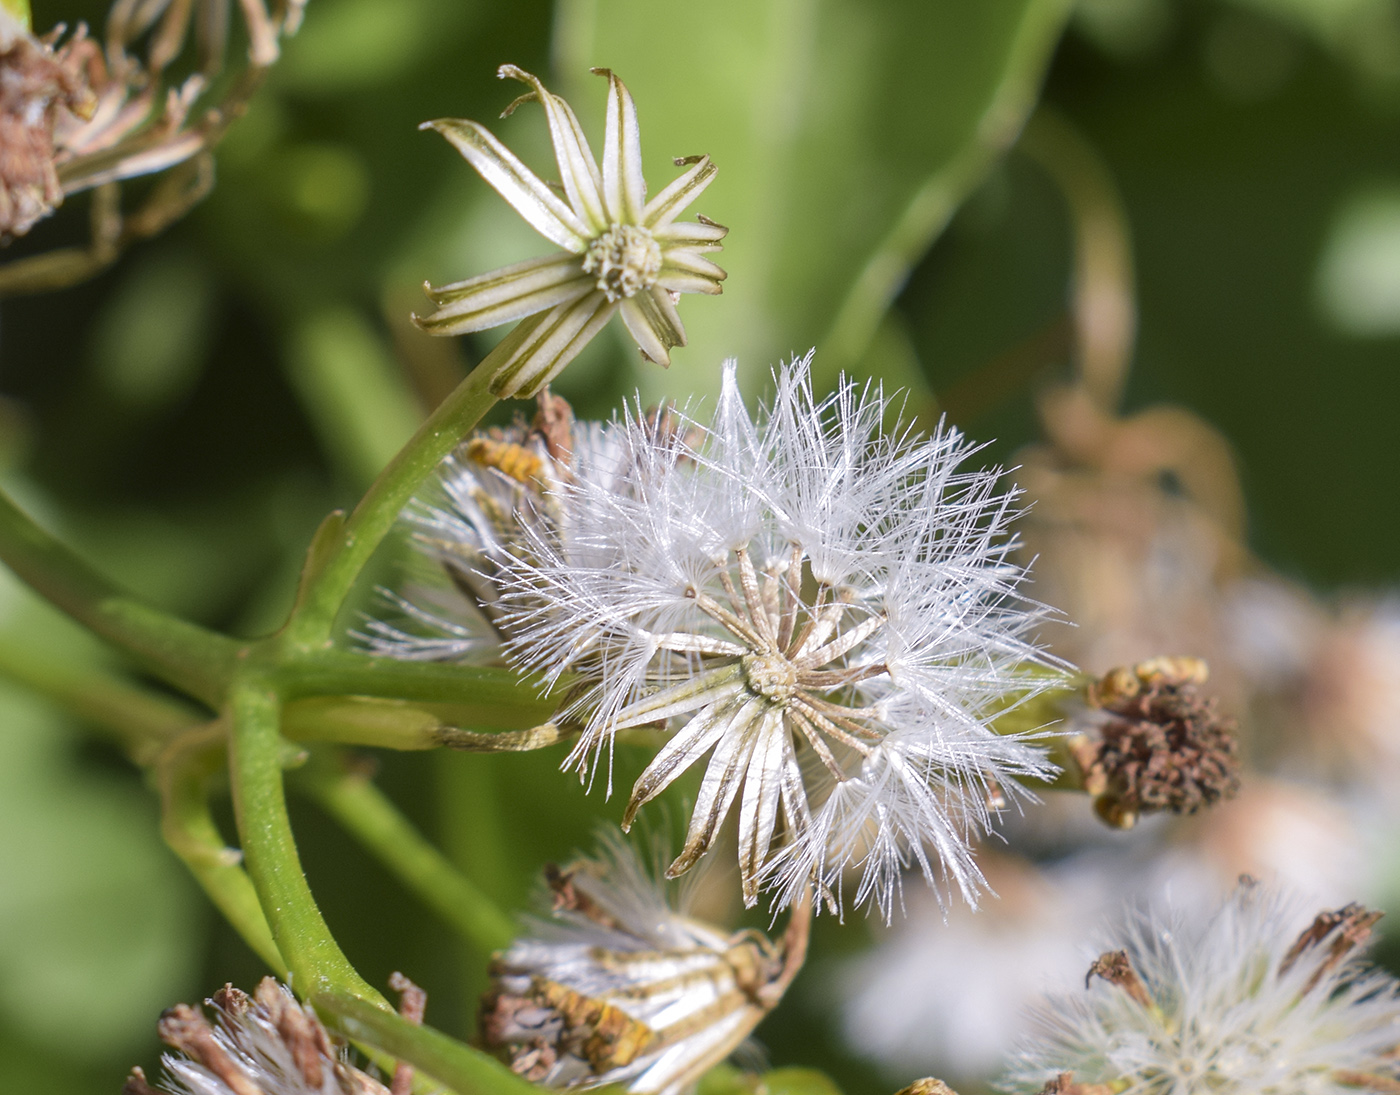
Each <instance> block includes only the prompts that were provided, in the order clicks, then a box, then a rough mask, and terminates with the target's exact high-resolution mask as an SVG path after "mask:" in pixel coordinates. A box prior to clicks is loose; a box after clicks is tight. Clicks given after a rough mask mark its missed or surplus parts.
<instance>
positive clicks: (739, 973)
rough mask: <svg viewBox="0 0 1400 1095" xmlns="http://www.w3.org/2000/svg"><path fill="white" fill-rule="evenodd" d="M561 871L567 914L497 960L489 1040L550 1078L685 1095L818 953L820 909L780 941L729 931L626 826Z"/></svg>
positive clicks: (556, 906)
mask: <svg viewBox="0 0 1400 1095" xmlns="http://www.w3.org/2000/svg"><path fill="white" fill-rule="evenodd" d="M548 881H549V885H550V889H551V891H552V899H553V901H552V903H553V919H552V920H551V921H547V922H540V923H537V924H535V925H534V926H533V928H532V929H531V930H530V931H529V933H528V934H527V935H525V936H523V937H522V938H520V939H518V940H516V942H515V943H514V944H512V945H511V947H510V949H509V950H507V951H506V952H505V953H504V954H503V955H501V956H499V957H498V958H497V959H496V961H495V962H494V963H493V965H492V970H491V972H492V977H493V981H492V989H491V991H490V992H488V993H487V995H486V997H485V998H484V999H483V1001H482V1013H481V1041H482V1044H483V1045H485V1046H486V1047H487V1048H489V1049H492V1050H493V1051H495V1052H497V1053H498V1054H500V1055H501V1056H502V1057H503V1058H504V1059H506V1060H507V1061H508V1062H509V1063H510V1065H511V1068H512V1069H513V1070H514V1071H515V1072H517V1073H519V1074H520V1075H522V1076H524V1077H526V1078H527V1079H529V1080H532V1081H534V1082H536V1083H540V1084H543V1085H545V1086H546V1087H554V1088H569V1089H579V1088H592V1087H600V1086H603V1085H605V1084H622V1085H624V1086H625V1087H626V1089H627V1090H628V1091H629V1092H633V1093H636V1095H659V1093H665V1095H676V1093H679V1092H681V1091H683V1090H685V1089H686V1088H688V1087H689V1086H690V1085H691V1084H693V1083H694V1082H695V1081H696V1080H697V1079H699V1077H700V1076H702V1075H703V1074H704V1073H705V1072H707V1071H708V1070H709V1069H710V1068H712V1067H713V1066H715V1065H717V1064H719V1063H720V1062H721V1061H723V1060H724V1059H725V1058H726V1057H728V1056H729V1055H730V1054H731V1053H732V1052H734V1050H735V1049H736V1048H738V1047H739V1045H740V1044H741V1043H743V1042H744V1040H745V1039H747V1038H748V1036H749V1035H750V1034H751V1033H752V1031H753V1029H754V1027H756V1026H757V1025H758V1023H759V1021H760V1020H762V1019H763V1017H764V1016H766V1015H767V1014H768V1012H769V1011H771V1010H772V1008H773V1007H774V1006H776V1004H777V1003H778V1001H779V1000H780V999H781V998H782V995H783V993H784V992H785V991H786V989H787V987H788V986H789V985H790V984H791V983H792V979H793V977H794V976H795V975H796V973H797V971H798V969H800V968H801V965H802V960H803V958H804V957H805V954H806V938H807V936H806V931H807V926H808V924H809V918H810V910H809V909H807V908H801V909H798V910H796V911H795V912H794V914H793V920H792V923H791V925H790V926H789V929H788V932H787V935H786V937H785V938H784V939H783V940H782V941H781V942H779V943H776V944H775V943H773V942H771V941H770V940H768V939H767V938H766V937H764V936H763V935H761V934H759V933H758V932H755V931H741V932H738V933H735V934H731V933H727V932H724V931H721V930H720V929H718V928H716V927H714V926H712V925H710V924H707V923H704V922H703V921H700V920H697V919H694V918H692V917H689V916H686V915H684V914H683V913H681V912H679V911H677V908H676V905H675V903H674V902H673V900H672V899H671V895H670V894H668V892H667V890H668V887H667V886H666V884H665V883H664V882H662V881H660V880H658V879H657V878H656V877H654V875H653V874H652V873H651V872H649V871H648V870H647V869H646V868H645V867H644V866H643V865H642V863H641V862H640V860H639V859H638V857H637V854H636V852H635V851H634V850H633V849H632V848H631V847H630V846H629V845H628V844H626V843H625V842H624V841H623V840H621V839H620V838H618V837H616V836H614V837H612V838H610V839H605V840H604V841H603V844H602V848H601V851H600V854H599V855H598V856H597V857H595V858H593V859H582V860H579V861H577V862H575V863H573V864H571V865H570V866H569V867H568V868H567V869H565V870H564V871H558V870H551V872H550V873H549V874H548Z"/></svg>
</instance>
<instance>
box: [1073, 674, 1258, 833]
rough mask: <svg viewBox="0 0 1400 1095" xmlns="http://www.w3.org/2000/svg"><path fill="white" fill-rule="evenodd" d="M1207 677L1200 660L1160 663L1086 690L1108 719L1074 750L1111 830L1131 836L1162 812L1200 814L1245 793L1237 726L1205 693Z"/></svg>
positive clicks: (1107, 678) (1086, 785) (1077, 742)
mask: <svg viewBox="0 0 1400 1095" xmlns="http://www.w3.org/2000/svg"><path fill="white" fill-rule="evenodd" d="M1207 675H1208V671H1207V668H1206V664H1205V662H1203V661H1201V660H1200V659H1199V658H1185V657H1161V658H1152V659H1150V660H1148V661H1145V662H1140V663H1139V664H1138V665H1135V666H1133V667H1132V668H1131V669H1114V670H1111V671H1110V672H1108V673H1106V674H1105V675H1104V676H1103V678H1102V679H1100V680H1098V681H1095V682H1094V683H1092V684H1091V685H1090V686H1089V687H1088V689H1087V690H1086V694H1087V699H1088V702H1089V705H1090V706H1091V707H1092V708H1095V709H1097V710H1098V711H1100V712H1102V714H1103V719H1102V721H1101V722H1100V723H1099V724H1098V725H1097V726H1096V728H1095V729H1094V730H1093V731H1092V732H1091V733H1090V734H1085V735H1082V736H1081V737H1079V738H1077V739H1076V740H1075V741H1074V742H1073V743H1072V745H1071V748H1072V750H1073V753H1074V757H1075V760H1076V761H1077V763H1078V764H1079V767H1080V769H1081V772H1082V774H1083V786H1084V789H1085V790H1086V791H1088V792H1089V794H1091V795H1093V796H1094V808H1095V809H1096V810H1097V811H1098V813H1099V815H1100V816H1101V817H1102V818H1103V819H1104V820H1105V821H1106V822H1108V823H1109V824H1110V825H1113V826H1115V827H1117V828H1123V829H1126V828H1129V827H1131V826H1132V825H1133V824H1134V823H1135V822H1136V821H1137V818H1138V816H1139V815H1140V814H1144V813H1153V812H1156V811H1160V810H1169V811H1171V812H1172V813H1175V814H1190V813H1194V812H1195V811H1197V810H1198V809H1200V808H1201V807H1202V806H1209V805H1212V804H1214V803H1216V802H1219V801H1220V800H1221V799H1225V798H1230V797H1232V796H1233V795H1234V794H1235V793H1236V792H1237V791H1238V790H1239V785H1240V761H1239V756H1238V742H1237V740H1236V737H1235V729H1236V723H1235V720H1234V719H1232V718H1230V717H1228V716H1224V715H1221V714H1220V713H1219V712H1218V711H1217V709H1216V706H1217V704H1216V700H1215V699H1214V697H1208V696H1203V695H1202V694H1201V691H1200V686H1201V685H1202V684H1203V683H1204V682H1205V680H1206V678H1207Z"/></svg>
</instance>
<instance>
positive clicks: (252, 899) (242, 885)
mask: <svg viewBox="0 0 1400 1095" xmlns="http://www.w3.org/2000/svg"><path fill="white" fill-rule="evenodd" d="M224 737H225V735H224V730H223V728H222V727H221V726H210V727H204V728H202V729H199V730H195V731H193V732H191V733H189V734H186V735H184V736H183V737H182V738H180V739H177V741H175V742H174V743H172V744H171V746H170V747H169V748H168V749H167V750H166V751H165V753H164V754H163V755H162V756H161V758H160V762H159V764H158V767H157V781H158V783H159V784H160V797H161V819H160V828H161V834H162V835H163V836H164V837H165V842H166V844H168V845H169V846H170V848H171V850H172V851H173V852H174V853H175V854H176V855H178V856H179V857H180V858H181V859H182V860H183V861H184V863H185V866H187V867H188V868H189V869H190V873H192V874H193V875H194V877H195V879H196V880H197V881H198V882H199V884H200V886H202V887H203V888H204V892H205V893H206V894H208V895H209V899H210V900H211V901H213V902H214V905H215V906H216V907H217V908H218V910H219V911H220V912H221V913H223V914H224V917H225V919H227V920H228V922H229V923H230V924H232V925H233V927H234V930H235V931H237V932H238V934H239V935H241V936H242V937H243V941H244V942H245V943H247V944H248V946H249V947H251V948H252V949H253V950H254V951H255V952H256V953H257V955H258V956H259V957H260V958H261V959H262V960H263V961H264V962H266V963H267V964H268V967H269V968H270V969H272V971H273V972H274V973H276V974H277V976H278V977H281V978H283V979H285V978H286V976H287V964H286V963H285V962H284V961H283V960H282V955H281V952H279V951H278V949H277V944H276V943H275V942H273V939H272V930H271V929H270V928H269V927H268V926H267V918H266V917H265V916H263V911H262V906H261V905H259V904H258V895H257V891H256V890H254V888H253V883H252V880H251V879H249V877H248V874H247V872H246V871H244V870H243V868H242V866H240V863H239V861H240V858H241V857H240V856H239V854H238V852H237V851H236V850H235V849H233V848H229V847H228V846H227V845H226V844H225V843H224V838H223V834H222V833H220V832H219V828H218V826H217V825H216V824H215V823H214V815H213V813H212V812H211V811H210V809H209V795H208V781H209V777H210V776H211V775H212V774H213V772H214V770H215V769H216V768H217V767H218V766H219V762H220V760H221V759H222V756H223V751H224Z"/></svg>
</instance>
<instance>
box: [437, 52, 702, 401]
mask: <svg viewBox="0 0 1400 1095" xmlns="http://www.w3.org/2000/svg"><path fill="white" fill-rule="evenodd" d="M593 71H594V72H595V73H596V74H598V75H599V76H603V77H605V78H606V79H607V81H608V104H607V124H606V129H605V133H604V138H603V160H602V165H601V168H600V166H599V164H598V162H597V161H596V160H595V159H594V157H593V152H592V150H591V149H590V148H589V146H588V139H587V138H586V137H585V136H584V135H583V128H582V127H581V126H580V125H579V121H578V118H577V117H575V115H574V112H573V110H572V109H570V107H569V104H568V103H566V102H565V101H564V100H563V99H561V98H560V97H559V96H557V95H554V94H551V93H550V91H549V90H548V89H546V88H545V86H544V84H542V83H541V82H540V81H539V80H538V79H537V78H536V77H534V76H532V75H530V74H529V73H528V72H525V71H523V70H521V69H519V68H517V67H516V66H514V65H502V66H501V68H500V71H499V73H498V75H499V76H500V77H501V78H502V79H513V80H519V81H521V82H522V83H524V84H526V85H528V86H529V88H530V90H529V91H527V92H526V93H525V94H524V95H522V96H520V98H518V99H516V100H515V102H513V103H511V105H510V106H509V107H507V108H506V110H505V113H504V114H503V115H502V117H505V116H506V115H509V114H510V113H512V112H513V111H514V110H515V108H516V107H518V106H519V105H520V104H522V103H525V102H538V103H539V104H540V105H541V106H543V107H544V110H545V117H546V119H547V120H548V122H549V135H550V141H551V142H552V144H553V146H554V156H555V160H556V161H557V163H558V166H559V179H560V182H559V186H558V192H556V190H555V189H552V188H551V187H550V186H549V185H547V184H546V183H544V182H543V181H541V180H540V179H539V178H538V177H537V176H536V175H535V174H534V173H533V172H532V171H531V170H530V169H529V168H528V167H526V166H525V165H524V164H523V163H521V162H520V160H519V159H517V158H516V156H515V155H514V154H513V153H512V152H511V151H510V150H509V149H507V148H506V147H505V145H503V144H501V142H500V141H498V140H497V139H496V138H495V137H493V136H492V135H491V134H490V133H489V132H487V130H486V129H485V128H484V127H483V126H481V125H479V124H478V123H476V122H470V121H465V120H462V119H456V118H444V119H439V120H437V121H432V122H425V123H423V128H428V129H435V130H437V131H438V132H439V133H441V134H442V135H443V136H444V137H446V138H447V139H448V140H449V141H451V142H452V144H453V145H454V146H456V148H457V149H458V151H460V152H461V153H462V155H463V156H464V157H466V160H467V162H468V163H470V164H471V165H472V166H473V167H474V168H476V170H477V172H478V173H479V174H480V175H481V177H482V178H483V179H485V180H486V181H487V182H488V183H490V184H491V185H492V186H493V187H495V188H496V190H497V192H499V193H500V195H501V196H502V197H503V198H505V199H506V201H508V202H510V204H511V205H512V206H514V207H515V209H516V211H517V212H518V213H519V214H520V215H521V216H522V217H524V218H525V220H526V221H528V222H529V224H530V225H531V227H533V228H534V229H535V230H536V231H537V232H539V233H540V235H542V236H544V237H545V239H547V240H549V241H550V242H551V243H554V244H556V245H557V246H559V247H561V248H563V250H562V251H559V252H556V253H555V254H552V255H545V256H543V257H542V258H537V259H528V260H526V261H525V262H520V263H516V264H515V265H513V266H506V267H503V268H501V269H499V270H493V271H492V272H491V273H489V274H481V275H479V276H477V277H474V278H468V279H467V280H466V281H459V282H454V283H452V284H450V285H443V286H438V287H436V288H435V287H433V286H426V288H427V292H428V296H429V297H430V298H431V299H432V302H433V304H434V305H435V306H436V307H435V309H434V311H432V312H431V313H429V314H428V315H426V316H415V317H414V319H415V321H416V322H417V323H418V325H419V326H420V327H421V328H423V330H425V331H427V332H428V333H429V334H434V335H461V334H468V333H470V332H472V331H481V330H485V329H486V328H488V327H495V326H498V325H500V324H503V323H510V322H512V321H514V320H520V321H521V322H520V324H519V325H518V326H517V327H516V328H515V330H514V331H512V332H511V333H510V334H509V335H507V336H506V339H505V341H504V342H503V343H502V344H501V348H500V349H499V350H498V351H497V352H498V353H499V354H500V355H501V359H500V361H499V363H498V365H497V367H496V372H495V375H494V376H493V378H492V381H491V389H492V391H493V392H495V393H496V394H497V395H499V396H502V397H508V396H520V397H526V396H531V395H534V394H535V393H536V392H538V391H539V390H540V389H541V388H543V387H544V386H545V385H546V384H548V383H549V382H550V380H551V379H553V377H554V376H555V375H557V374H558V372H559V370H561V369H562V368H563V367H564V366H565V365H567V364H568V363H569V362H570V361H571V360H573V358H574V357H575V356H576V355H577V354H578V353H579V351H580V350H582V349H583V347H584V346H586V345H587V344H588V342H589V341H590V340H591V339H592V338H593V336H594V335H596V334H597V333H598V332H599V331H601V330H602V329H603V326H604V325H605V324H606V323H607V322H608V320H609V319H611V318H612V316H613V313H615V312H618V313H621V315H622V321H623V323H625V324H626V325H627V330H628V331H629V332H630V333H631V335H632V337H633V339H635V340H636V343H637V346H638V347H639V348H640V349H641V352H642V354H643V356H644V357H646V358H647V359H648V360H650V361H655V362H657V363H658V364H660V365H669V364H670V352H671V348H672V347H674V346H684V345H685V327H684V326H683V325H682V324H681V320H680V316H679V315H678V314H677V312H676V302H677V300H679V298H680V294H681V293H711V294H713V293H718V292H720V289H721V283H722V282H723V281H724V279H725V277H726V274H725V272H724V270H722V269H721V268H720V267H719V266H717V265H715V264H714V263H713V262H711V261H710V260H709V259H707V258H705V257H704V254H705V253H706V252H709V251H718V250H719V249H720V242H719V241H720V240H722V239H723V238H724V236H725V234H726V233H727V232H728V229H726V228H724V227H723V226H722V225H718V224H716V223H714V221H711V220H707V219H706V218H704V217H699V218H698V219H697V220H696V221H693V222H690V221H677V220H676V217H677V215H679V214H680V212H681V211H682V210H683V209H685V208H686V206H688V205H689V204H690V203H691V202H693V201H694V200H695V199H696V198H697V197H698V196H699V195H700V193H701V191H703V190H704V189H705V187H707V186H708V185H709V184H710V181H711V180H712V179H713V178H714V177H715V166H714V164H712V163H711V162H710V159H709V157H708V156H689V157H685V158H682V159H678V160H676V161H675V163H676V166H678V167H684V168H686V171H685V172H684V173H683V174H681V175H680V177H678V178H677V179H676V180H675V181H673V182H672V183H671V184H670V185H669V186H667V187H666V188H665V189H664V190H662V191H661V193H659V194H657V195H656V197H654V198H652V199H651V201H647V192H646V181H645V180H644V179H643V178H642V145H641V134H640V132H639V130H638V126H637V108H636V106H635V104H634V103H633V102H632V96H631V95H630V94H629V93H628V91H627V88H626V87H625V86H624V85H623V83H622V81H621V80H619V79H618V78H617V76H615V75H614V74H613V73H612V72H610V71H609V70H607V69H602V68H598V69H594V70H593Z"/></svg>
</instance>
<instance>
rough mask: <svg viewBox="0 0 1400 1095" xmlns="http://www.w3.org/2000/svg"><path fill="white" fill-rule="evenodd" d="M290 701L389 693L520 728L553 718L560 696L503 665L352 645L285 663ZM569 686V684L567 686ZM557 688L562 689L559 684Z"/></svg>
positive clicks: (476, 722) (483, 722) (485, 723)
mask: <svg viewBox="0 0 1400 1095" xmlns="http://www.w3.org/2000/svg"><path fill="white" fill-rule="evenodd" d="M279 684H280V685H281V694H282V695H283V697H284V698H285V699H287V700H293V699H300V698H302V697H305V696H384V697H387V698H391V699H398V700H412V701H416V702H419V703H443V704H451V705H453V706H459V707H461V708H463V709H464V710H469V711H475V712H476V716H477V717H475V718H473V719H471V720H470V722H471V725H473V726H477V727H498V728H500V729H503V730H518V729H523V728H524V727H526V726H533V725H535V724H537V723H540V722H543V721H544V720H545V719H547V718H549V716H550V714H551V713H552V712H553V710H554V709H555V707H556V706H558V698H557V696H556V695H555V694H554V693H550V694H545V695H541V691H542V689H541V685H540V682H539V679H538V678H537V677H531V676H521V675H520V674H519V673H517V672H515V670H513V669H506V668H504V667H498V666H476V665H451V664H449V663H447V662H412V661H403V660H400V659H397V658H373V657H370V656H368V655H366V654H358V653H356V652H354V651H350V650H334V649H329V650H318V651H315V652H309V653H304V654H301V655H300V656H296V657H292V658H289V659H287V660H286V661H284V662H283V663H282V667H281V670H280V677H279ZM561 687H562V688H564V689H565V690H566V689H567V683H565V684H563V685H562V686H561ZM556 691H558V690H557V689H556Z"/></svg>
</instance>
